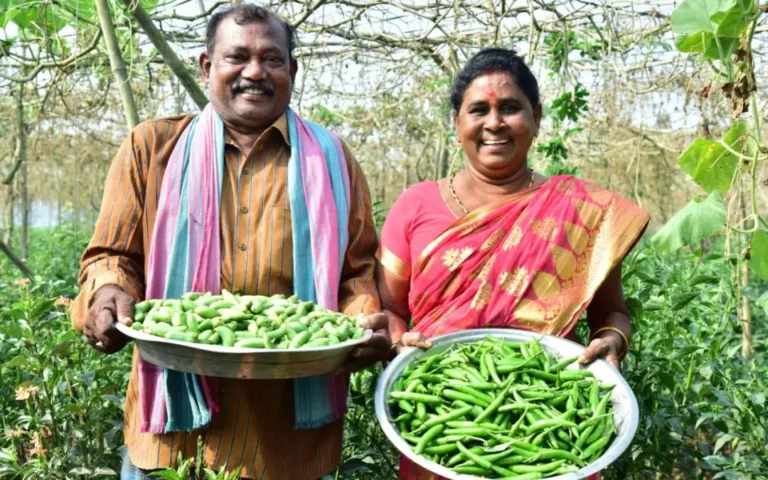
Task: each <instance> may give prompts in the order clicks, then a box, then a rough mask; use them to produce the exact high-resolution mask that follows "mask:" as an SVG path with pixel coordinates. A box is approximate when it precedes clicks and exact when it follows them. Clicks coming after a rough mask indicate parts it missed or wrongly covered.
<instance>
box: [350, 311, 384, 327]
mask: <svg viewBox="0 0 768 480" xmlns="http://www.w3.org/2000/svg"><path fill="white" fill-rule="evenodd" d="M357 326H358V327H360V328H370V329H371V330H374V331H376V330H386V329H387V327H388V326H389V318H388V317H387V315H386V314H385V313H374V314H373V315H368V316H367V317H363V318H361V319H359V320H358V321H357Z"/></svg>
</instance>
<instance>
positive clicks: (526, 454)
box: [388, 337, 616, 480]
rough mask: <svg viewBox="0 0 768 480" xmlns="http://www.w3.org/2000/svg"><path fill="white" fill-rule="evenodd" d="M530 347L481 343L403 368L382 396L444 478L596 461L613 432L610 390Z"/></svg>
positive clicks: (533, 473) (520, 476)
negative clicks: (449, 474) (447, 472)
mask: <svg viewBox="0 0 768 480" xmlns="http://www.w3.org/2000/svg"><path fill="white" fill-rule="evenodd" d="M577 358H578V357H574V358H568V359H564V360H561V361H558V359H556V358H555V357H553V356H552V355H551V354H549V353H548V352H547V351H545V350H544V349H543V348H541V346H540V345H539V343H538V342H536V341H533V340H532V341H528V342H513V341H506V340H500V339H497V338H492V337H488V338H486V339H485V340H482V341H477V342H472V343H462V344H454V345H452V346H451V347H450V348H449V349H447V350H445V351H444V352H442V353H439V354H435V355H431V356H425V357H422V358H421V359H419V360H417V361H415V362H414V363H412V364H411V365H409V366H408V367H407V368H406V369H405V370H404V371H403V373H402V374H401V375H400V377H399V378H398V380H397V381H396V383H395V386H394V388H393V389H392V391H391V392H390V393H389V398H388V402H389V403H390V404H392V409H393V413H394V417H393V418H394V420H393V422H394V424H395V425H396V426H397V428H398V430H399V432H400V435H401V436H402V438H403V439H404V440H405V441H406V442H408V443H409V444H410V446H411V448H412V449H413V451H414V452H415V453H416V454H419V455H423V456H425V457H427V458H429V459H430V460H432V461H434V462H436V463H439V464H440V465H443V466H445V467H448V468H451V469H452V470H453V471H454V472H457V473H462V474H468V475H475V476H479V477H487V478H509V479H517V480H528V479H538V478H547V477H550V476H555V475H562V474H564V473H569V472H573V471H576V470H578V469H580V468H581V467H583V466H585V465H588V464H589V463H591V462H593V461H595V460H596V459H597V458H598V457H600V456H601V455H602V454H603V452H604V451H605V449H606V447H607V446H608V444H609V443H610V441H611V440H612V438H613V436H614V434H615V433H616V428H615V425H614V423H613V413H612V406H611V405H610V399H611V395H610V391H611V390H612V388H613V385H601V384H600V383H599V382H598V381H597V380H596V379H595V378H594V375H593V374H592V372H590V371H588V370H581V369H566V367H568V366H569V365H571V364H572V363H573V362H575V361H576V359H577Z"/></svg>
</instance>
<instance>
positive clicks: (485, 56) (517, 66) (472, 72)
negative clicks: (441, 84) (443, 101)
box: [451, 48, 539, 112]
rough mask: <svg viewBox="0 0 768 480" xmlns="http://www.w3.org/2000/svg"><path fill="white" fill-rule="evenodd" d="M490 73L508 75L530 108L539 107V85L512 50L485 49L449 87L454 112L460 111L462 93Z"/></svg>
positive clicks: (470, 60)
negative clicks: (475, 81)
mask: <svg viewBox="0 0 768 480" xmlns="http://www.w3.org/2000/svg"><path fill="white" fill-rule="evenodd" d="M492 72H503V73H508V74H509V76H510V77H512V80H514V82H515V83H516V84H517V86H518V87H519V88H520V90H522V91H523V93H525V96H526V97H528V101H529V102H531V107H533V108H536V107H537V106H538V105H539V84H538V82H537V81H536V77H535V76H533V73H532V72H531V69H530V68H528V65H526V64H525V62H524V61H523V59H522V58H520V56H519V55H518V54H517V52H515V51H514V50H507V49H504V48H486V49H484V50H481V51H479V52H478V53H477V54H475V56H473V57H472V58H470V59H469V61H468V62H467V64H466V65H465V66H464V68H463V69H462V70H461V72H460V73H459V74H458V75H457V76H456V79H455V80H454V81H453V86H451V107H453V110H454V111H455V112H458V111H459V110H460V109H461V102H463V101H464V93H465V92H466V91H467V88H468V87H469V85H470V84H471V83H472V82H473V81H474V80H475V79H476V78H477V77H481V76H483V75H487V74H489V73H492Z"/></svg>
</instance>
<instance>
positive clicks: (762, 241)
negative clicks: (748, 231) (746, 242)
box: [749, 230, 768, 312]
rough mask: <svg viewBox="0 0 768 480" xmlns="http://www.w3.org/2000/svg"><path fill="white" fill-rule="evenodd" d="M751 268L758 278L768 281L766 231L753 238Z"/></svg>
mask: <svg viewBox="0 0 768 480" xmlns="http://www.w3.org/2000/svg"><path fill="white" fill-rule="evenodd" d="M749 266H750V267H751V268H752V270H754V271H755V273H756V274H757V275H758V276H760V277H762V278H763V279H764V280H768V232H766V231H765V230H758V231H757V232H755V234H754V235H753V236H752V251H751V252H750V258H749ZM763 296H765V295H763ZM761 298H762V297H761ZM766 312H768V308H766Z"/></svg>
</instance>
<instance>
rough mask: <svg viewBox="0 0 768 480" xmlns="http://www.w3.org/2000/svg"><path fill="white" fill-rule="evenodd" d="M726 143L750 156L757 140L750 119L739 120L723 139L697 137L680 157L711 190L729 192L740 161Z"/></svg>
mask: <svg viewBox="0 0 768 480" xmlns="http://www.w3.org/2000/svg"><path fill="white" fill-rule="evenodd" d="M745 142H746V144H745ZM723 144H725V145H728V147H730V149H731V150H733V151H736V152H739V153H742V154H743V155H747V156H750V155H751V154H753V153H754V151H755V142H754V140H753V139H752V138H751V137H750V136H749V130H748V126H747V123H746V122H745V121H744V120H737V121H736V122H734V123H733V125H732V126H731V128H730V130H728V133H727V134H726V135H725V138H723V141H722V143H721V142H716V141H714V140H708V139H705V138H697V139H696V140H694V141H693V143H691V144H690V145H689V146H688V148H687V149H685V151H684V152H683V153H682V154H681V155H680V157H679V158H678V159H677V163H679V164H680V167H681V168H682V169H683V171H684V172H685V173H687V174H688V175H690V176H691V177H693V180H694V181H695V182H696V183H698V184H699V185H701V186H702V187H703V188H704V190H706V191H707V192H708V193H711V192H713V191H715V190H719V191H721V192H723V193H726V192H727V191H728V190H729V189H730V188H731V183H732V182H733V175H734V172H735V171H736V168H738V166H739V163H740V162H739V157H737V156H736V155H734V154H732V153H731V152H729V151H728V150H726V148H725V147H724V146H723Z"/></svg>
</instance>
